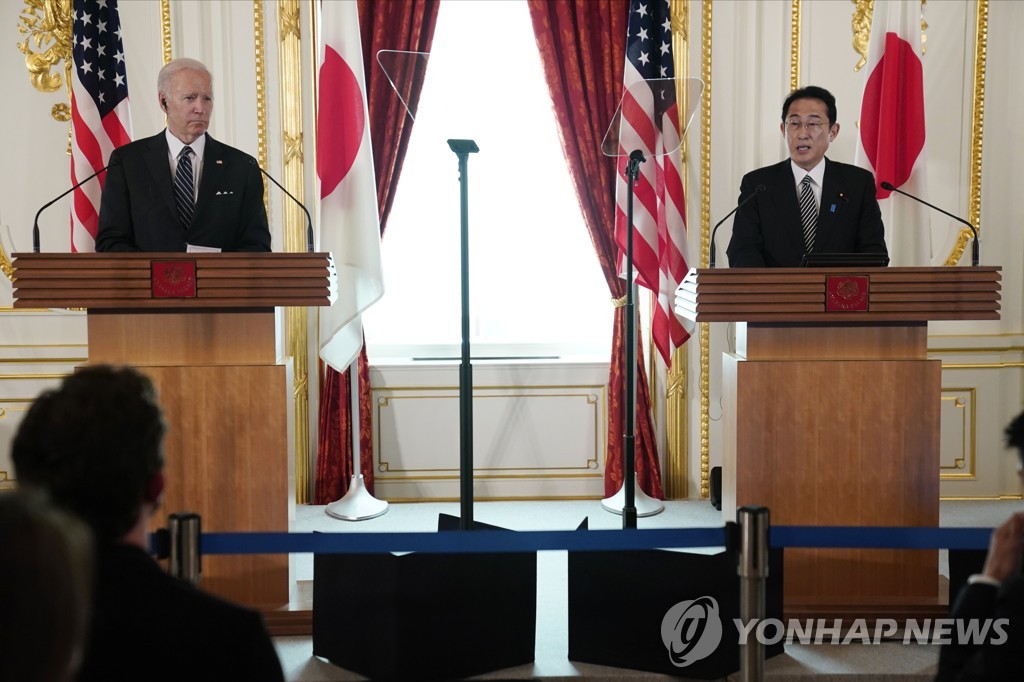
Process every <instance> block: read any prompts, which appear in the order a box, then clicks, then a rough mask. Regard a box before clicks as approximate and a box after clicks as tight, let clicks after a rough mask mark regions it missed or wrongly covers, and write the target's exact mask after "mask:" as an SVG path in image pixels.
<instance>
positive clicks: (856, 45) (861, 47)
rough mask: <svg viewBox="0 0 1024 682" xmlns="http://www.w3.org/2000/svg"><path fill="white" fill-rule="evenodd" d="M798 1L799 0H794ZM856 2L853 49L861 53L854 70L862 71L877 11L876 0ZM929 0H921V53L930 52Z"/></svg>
mask: <svg viewBox="0 0 1024 682" xmlns="http://www.w3.org/2000/svg"><path fill="white" fill-rule="evenodd" d="M794 1H797V0H794ZM850 1H851V2H852V3H853V4H854V9H853V17H852V19H851V20H850V24H851V27H852V28H853V49H854V51H856V52H857V54H859V55H860V59H858V60H857V64H856V65H854V67H853V70H854V71H860V70H861V69H862V68H864V65H865V64H867V63H868V45H869V44H870V42H871V18H872V17H873V16H874V13H875V0H850ZM927 4H928V0H921V54H922V55H923V54H925V53H926V52H928V34H927V33H926V31H927V30H928V22H927V21H925V20H924V6H925V5H927Z"/></svg>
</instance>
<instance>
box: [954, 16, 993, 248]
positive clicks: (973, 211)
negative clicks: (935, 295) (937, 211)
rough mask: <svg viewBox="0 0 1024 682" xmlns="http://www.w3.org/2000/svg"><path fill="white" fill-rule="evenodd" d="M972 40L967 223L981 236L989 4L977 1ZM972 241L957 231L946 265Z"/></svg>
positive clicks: (963, 230)
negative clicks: (982, 153)
mask: <svg viewBox="0 0 1024 682" xmlns="http://www.w3.org/2000/svg"><path fill="white" fill-rule="evenodd" d="M974 28H975V37H974V88H973V89H974V96H973V102H972V107H971V111H972V114H971V162H970V164H971V165H970V178H969V182H970V189H969V194H968V203H969V206H968V212H967V220H968V222H970V223H971V224H973V225H974V226H975V227H976V228H977V230H978V234H979V235H980V234H981V151H982V141H983V139H984V137H983V135H982V133H983V132H984V123H985V66H986V61H987V54H988V0H978V14H977V17H976V21H975V25H974ZM971 239H972V234H971V230H970V228H968V227H962V228H960V234H959V235H957V240H956V243H955V244H954V245H953V250H952V251H950V253H949V256H947V257H946V262H945V265H956V264H957V263H959V262H960V258H961V257H962V256H963V255H964V250H965V249H966V248H967V244H968V242H969V241H970V240H971Z"/></svg>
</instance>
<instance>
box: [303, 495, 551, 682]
mask: <svg viewBox="0 0 1024 682" xmlns="http://www.w3.org/2000/svg"><path fill="white" fill-rule="evenodd" d="M474 525H475V527H476V528H479V529H486V530H503V529H501V528H497V527H496V526H489V525H487V524H483V523H475V524H474ZM458 526H459V520H458V518H457V517H453V516H448V515H445V514H442V515H441V516H440V518H439V519H438V530H439V531H441V530H445V531H447V530H455V529H458ZM509 532H512V531H509ZM313 574H314V580H313V654H314V655H316V656H321V657H323V658H326V659H327V660H329V661H331V662H332V663H334V664H336V665H339V666H341V667H343V668H346V669H348V670H351V671H353V672H356V673H359V674H361V675H365V676H366V677H369V678H371V679H375V680H376V679H388V680H426V679H453V678H460V677H468V676H472V675H479V674H483V673H487V672H492V671H495V670H501V669H503V668H510V667H513V666H518V665H524V664H527V663H532V662H533V659H534V645H535V639H536V618H537V555H536V553H514V554H417V553H412V554H405V555H401V556H395V555H393V554H384V555H377V554H374V555H342V554H318V555H316V556H315V557H314V559H313Z"/></svg>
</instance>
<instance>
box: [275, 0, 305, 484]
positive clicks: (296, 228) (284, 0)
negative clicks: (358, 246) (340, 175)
mask: <svg viewBox="0 0 1024 682" xmlns="http://www.w3.org/2000/svg"><path fill="white" fill-rule="evenodd" d="M300 16H301V12H300V7H299V0H279V2H278V4H277V38H278V71H279V77H280V93H281V95H280V107H281V136H282V140H281V143H282V149H283V153H282V160H283V164H284V177H283V180H284V183H283V184H284V186H285V187H287V188H288V191H290V192H291V193H292V194H294V195H295V198H296V199H298V200H299V201H303V195H304V193H305V192H304V183H305V176H304V165H303V157H304V154H303V136H302V53H301V49H302V32H301V28H300V24H299V18H300ZM282 210H283V214H284V218H283V220H284V223H283V232H284V250H285V251H297V252H304V251H305V250H306V220H305V214H304V213H303V212H302V211H301V209H300V208H299V207H298V206H296V205H295V203H294V202H290V201H289V202H282ZM285 328H286V334H287V336H286V346H287V351H286V352H287V354H288V355H291V356H292V357H293V358H294V366H293V369H294V371H295V392H294V394H293V396H292V397H293V400H294V402H295V501H296V502H298V503H299V504H308V503H309V501H310V495H309V490H310V485H309V481H310V475H309V474H310V472H309V351H308V348H309V339H308V336H309V334H308V331H307V330H308V315H307V311H306V309H305V308H287V309H286V310H285Z"/></svg>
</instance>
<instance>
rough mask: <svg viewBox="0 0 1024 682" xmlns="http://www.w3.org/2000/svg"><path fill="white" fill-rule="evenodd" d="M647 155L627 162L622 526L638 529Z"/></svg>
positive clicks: (634, 156)
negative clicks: (637, 274)
mask: <svg viewBox="0 0 1024 682" xmlns="http://www.w3.org/2000/svg"><path fill="white" fill-rule="evenodd" d="M645 160H646V159H644V153H643V152H642V151H640V150H639V149H635V150H633V152H632V153H631V154H630V155H629V161H628V162H627V163H626V286H627V287H629V288H628V289H626V400H625V403H626V435H625V436H623V439H622V483H623V486H624V492H625V495H626V502H625V504H623V505H622V527H623V528H636V476H634V475H633V471H634V469H635V468H636V301H635V300H634V298H635V297H634V292H635V291H636V284H635V283H634V282H633V185H635V184H636V181H637V179H638V178H639V177H640V164H641V163H643V162H644V161H645Z"/></svg>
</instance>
